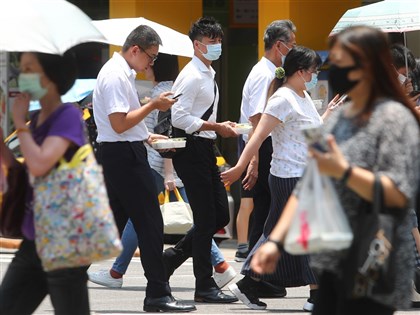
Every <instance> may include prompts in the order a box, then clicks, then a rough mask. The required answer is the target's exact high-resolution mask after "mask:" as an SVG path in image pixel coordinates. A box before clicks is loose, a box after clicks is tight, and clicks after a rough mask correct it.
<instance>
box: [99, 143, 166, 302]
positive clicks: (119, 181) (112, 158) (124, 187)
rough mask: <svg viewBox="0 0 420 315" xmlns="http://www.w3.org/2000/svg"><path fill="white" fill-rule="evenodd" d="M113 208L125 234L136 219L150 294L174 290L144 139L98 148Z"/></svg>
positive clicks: (120, 228)
mask: <svg viewBox="0 0 420 315" xmlns="http://www.w3.org/2000/svg"><path fill="white" fill-rule="evenodd" d="M98 161H99V162H100V163H101V164H102V166H103V171H104V177H105V183H106V188H107V190H108V196H109V201H110V205H111V208H112V212H113V213H114V217H115V221H116V223H117V226H118V230H119V232H120V235H121V234H122V232H123V230H124V227H125V224H126V223H127V220H128V218H130V219H131V221H132V222H133V226H134V229H135V231H136V233H137V237H138V243H139V248H140V251H141V258H140V259H141V263H142V265H143V269H144V273H145V277H146V279H147V287H146V297H152V298H153V297H162V296H167V295H170V294H171V290H170V288H169V284H168V282H167V281H166V280H165V272H164V267H163V258H162V251H163V220H162V214H161V212H160V207H159V203H158V199H157V198H156V196H157V191H156V185H155V179H154V177H153V174H152V170H151V168H150V166H149V163H148V161H147V151H146V148H145V147H144V144H143V142H140V141H138V142H106V143H101V144H100V145H99V149H98Z"/></svg>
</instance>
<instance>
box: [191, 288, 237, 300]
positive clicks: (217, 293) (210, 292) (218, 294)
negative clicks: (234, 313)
mask: <svg viewBox="0 0 420 315" xmlns="http://www.w3.org/2000/svg"><path fill="white" fill-rule="evenodd" d="M194 301H196V302H202V303H233V302H236V301H238V299H237V298H236V297H235V296H233V295H227V294H224V293H223V292H222V290H220V289H219V288H210V289H207V290H195V295H194Z"/></svg>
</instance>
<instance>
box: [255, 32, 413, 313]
mask: <svg viewBox="0 0 420 315" xmlns="http://www.w3.org/2000/svg"><path fill="white" fill-rule="evenodd" d="M389 48H390V46H389V42H388V39H387V36H386V34H384V33H383V32H381V31H380V30H378V29H375V28H371V27H367V26H357V27H350V28H347V29H345V30H343V31H342V32H340V33H339V34H337V35H336V36H334V37H332V38H331V39H330V61H331V67H330V73H329V81H330V84H331V86H332V88H333V89H334V90H336V91H337V92H338V93H346V94H348V95H349V97H350V99H351V102H350V104H348V105H347V106H345V107H344V108H342V109H341V110H339V111H338V112H337V114H334V115H332V116H331V118H330V119H329V120H328V122H327V123H326V124H325V129H326V131H327V133H330V134H331V135H330V136H328V138H327V142H328V151H327V152H326V153H322V152H320V151H317V150H316V149H314V148H310V153H311V155H312V157H313V158H314V159H316V161H317V163H318V167H319V170H320V172H321V173H322V174H324V175H327V176H330V177H331V178H332V179H333V181H334V183H335V185H336V189H337V193H338V196H339V199H340V201H341V204H342V206H343V208H344V210H345V211H346V213H347V216H348V218H349V221H350V224H351V226H352V227H353V228H354V227H355V226H357V224H358V223H360V222H358V218H360V216H359V215H360V214H363V213H369V211H371V208H372V201H373V199H374V198H373V190H374V182H375V175H378V176H380V179H381V184H382V186H383V191H384V196H385V198H384V199H385V200H384V203H385V206H386V207H392V208H401V209H405V210H406V209H407V208H409V207H411V206H412V205H413V203H414V200H415V196H416V194H417V188H418V187H417V186H418V181H419V148H420V131H419V130H420V129H419V125H420V120H419V116H418V113H417V111H416V110H415V108H414V104H413V103H412V101H410V100H409V98H408V97H407V95H405V93H404V91H403V89H402V88H401V86H400V84H399V82H398V80H397V78H396V76H395V73H394V71H393V68H392V67H390V66H389V65H390V64H391V63H392V60H391V55H390V49H389ZM297 202H298V199H297V197H296V195H295V194H293V195H292V197H291V198H290V199H289V201H288V202H287V204H286V207H285V209H284V210H283V215H282V217H281V219H280V220H279V222H278V223H277V225H276V227H275V228H274V229H273V231H272V233H271V235H270V239H271V240H272V242H269V243H267V244H266V245H264V246H263V247H261V248H260V250H259V251H258V252H257V253H256V254H255V255H254V259H253V261H252V268H253V269H254V270H255V271H256V272H258V273H267V272H271V271H273V270H274V269H275V266H276V264H277V259H278V258H279V257H280V255H281V256H283V253H280V252H279V251H278V248H281V246H282V242H283V240H284V238H285V235H286V233H287V230H288V227H289V225H290V222H291V218H292V217H293V213H294V210H295V208H296V205H297ZM405 210H401V211H402V212H401V213H405V212H406V211H405ZM410 230H411V229H410V220H409V217H408V216H407V215H405V216H404V218H403V220H402V221H401V223H399V224H398V226H397V228H396V234H395V239H394V241H393V244H392V245H393V249H392V250H393V251H395V257H396V260H395V262H394V267H395V268H396V270H395V274H396V278H395V280H394V281H393V287H394V289H393V290H392V292H390V293H387V294H384V293H383V294H378V293H372V292H367V293H366V294H365V295H364V296H362V297H355V296H354V295H350V294H348V292H351V289H352V288H353V285H354V284H353V282H354V278H353V277H351V275H350V277H349V273H348V270H354V269H355V268H357V265H356V264H357V262H356V261H355V260H354V263H353V265H351V266H349V263H348V261H349V260H351V259H352V257H350V256H349V254H348V251H336V252H331V253H323V254H322V255H319V256H318V255H317V256H314V257H313V258H311V263H312V266H313V267H314V268H316V269H317V270H319V271H320V287H319V291H318V294H317V298H316V301H315V308H314V311H313V314H349V315H350V314H385V315H386V314H393V313H394V311H395V310H396V309H400V308H405V307H408V306H409V305H410V297H411V296H410V293H411V285H412V279H413V271H414V269H413V265H414V258H413V250H412V247H413V239H412V236H411V233H410ZM353 233H354V234H355V235H358V234H357V233H358V230H357V229H354V230H353ZM366 241H368V240H366ZM275 243H277V244H275ZM282 259H283V258H281V259H280V261H281V260H282ZM346 262H347V263H346ZM349 286H350V287H351V288H350V290H348V288H349Z"/></svg>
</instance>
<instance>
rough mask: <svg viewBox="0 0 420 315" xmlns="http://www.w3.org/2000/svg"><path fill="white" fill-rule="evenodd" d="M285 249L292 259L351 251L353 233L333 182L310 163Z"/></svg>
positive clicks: (313, 163)
mask: <svg viewBox="0 0 420 315" xmlns="http://www.w3.org/2000/svg"><path fill="white" fill-rule="evenodd" d="M298 200H299V201H298V205H297V209H296V212H295V214H294V217H293V219H292V223H291V226H290V228H289V231H288V233H287V236H286V240H285V243H284V248H285V250H286V251H287V252H289V253H290V254H293V255H301V254H311V253H320V252H323V251H331V250H340V249H345V248H348V247H350V244H351V242H352V240H353V232H352V230H351V228H350V225H349V223H348V219H347V216H346V215H345V213H344V210H343V208H342V206H341V204H340V201H339V200H338V197H337V193H336V191H335V188H334V186H333V184H332V183H331V179H330V178H329V177H326V176H323V175H321V174H320V173H319V170H318V165H317V163H316V161H315V160H314V159H309V161H308V165H307V168H306V171H305V174H304V176H303V178H302V187H301V190H300V192H299V196H298Z"/></svg>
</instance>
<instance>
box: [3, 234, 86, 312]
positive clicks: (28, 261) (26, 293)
mask: <svg viewBox="0 0 420 315" xmlns="http://www.w3.org/2000/svg"><path fill="white" fill-rule="evenodd" d="M87 269H88V267H87V266H86V267H78V268H64V269H59V270H53V271H49V272H45V271H44V270H43V269H42V265H41V260H40V259H39V257H38V255H37V253H36V248H35V241H31V240H27V239H24V240H23V241H22V243H21V245H20V247H19V250H18V251H17V252H16V254H15V257H14V258H13V260H12V262H11V263H10V265H9V267H8V269H7V271H6V274H5V275H4V277H3V281H2V283H1V286H0V314H2V315H3V314H4V315H6V314H7V315H25V314H32V313H33V312H35V310H36V309H37V308H38V306H39V305H40V304H41V302H42V301H43V300H44V298H45V297H46V296H47V294H49V296H50V299H51V303H52V305H53V307H54V314H56V315H74V314H80V315H88V314H90V310H89V295H88V287H87V280H88V276H87V274H86V270H87Z"/></svg>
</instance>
